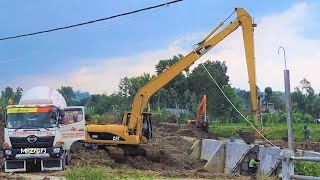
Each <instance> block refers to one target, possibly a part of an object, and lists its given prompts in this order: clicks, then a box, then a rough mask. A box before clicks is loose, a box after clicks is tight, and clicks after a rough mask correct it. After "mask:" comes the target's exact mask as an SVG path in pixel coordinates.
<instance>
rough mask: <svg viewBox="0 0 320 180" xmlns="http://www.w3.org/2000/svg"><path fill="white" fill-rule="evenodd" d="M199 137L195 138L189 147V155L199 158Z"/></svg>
mask: <svg viewBox="0 0 320 180" xmlns="http://www.w3.org/2000/svg"><path fill="white" fill-rule="evenodd" d="M201 144H202V143H201V139H197V140H196V141H195V142H194V143H193V145H192V146H191V148H190V151H191V153H190V156H191V157H193V158H195V159H200V156H201Z"/></svg>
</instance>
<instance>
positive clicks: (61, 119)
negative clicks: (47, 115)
mask: <svg viewBox="0 0 320 180" xmlns="http://www.w3.org/2000/svg"><path fill="white" fill-rule="evenodd" d="M59 113H60V117H59V119H58V123H59V124H64V116H65V110H64V109H60V111H59Z"/></svg>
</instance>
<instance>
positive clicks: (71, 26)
mask: <svg viewBox="0 0 320 180" xmlns="http://www.w3.org/2000/svg"><path fill="white" fill-rule="evenodd" d="M180 1H183V0H175V1H170V2H167V3H163V4H159V5H156V6H150V7H147V8H142V9H138V10H135V11H131V12H126V13H122V14H117V15H114V16H109V17H105V18H101V19H96V20H92V21H87V22H83V23H78V24H73V25H69V26H64V27H58V28H54V29H49V30H44V31H38V32H33V33H28V34H21V35H16V36H9V37H4V38H0V41H3V40H8V39H16V38H21V37H26V36H33V35H37V34H43V33H48V32H53V31H59V30H63V29H68V28H73V27H77V26H83V25H87V24H92V23H96V22H99V21H105V20H109V19H113V18H117V17H120V16H126V15H130V14H134V13H138V12H141V11H146V10H150V9H154V8H159V7H162V6H167V5H170V4H174V3H177V2H180Z"/></svg>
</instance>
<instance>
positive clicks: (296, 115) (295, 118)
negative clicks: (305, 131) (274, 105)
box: [293, 112, 303, 123]
mask: <svg viewBox="0 0 320 180" xmlns="http://www.w3.org/2000/svg"><path fill="white" fill-rule="evenodd" d="M302 117H303V115H302V113H299V112H295V113H293V121H294V122H295V123H298V122H302Z"/></svg>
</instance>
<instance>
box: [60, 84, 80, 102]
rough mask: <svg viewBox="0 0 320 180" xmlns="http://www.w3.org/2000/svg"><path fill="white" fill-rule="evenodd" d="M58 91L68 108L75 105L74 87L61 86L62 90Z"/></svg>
mask: <svg viewBox="0 0 320 180" xmlns="http://www.w3.org/2000/svg"><path fill="white" fill-rule="evenodd" d="M58 91H59V93H60V94H61V95H62V96H63V97H64V99H65V100H66V102H67V105H68V106H70V105H73V103H74V101H73V99H74V98H75V97H76V96H75V94H74V91H73V87H71V86H61V88H60V89H58Z"/></svg>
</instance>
